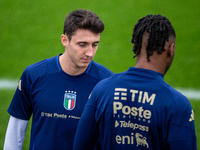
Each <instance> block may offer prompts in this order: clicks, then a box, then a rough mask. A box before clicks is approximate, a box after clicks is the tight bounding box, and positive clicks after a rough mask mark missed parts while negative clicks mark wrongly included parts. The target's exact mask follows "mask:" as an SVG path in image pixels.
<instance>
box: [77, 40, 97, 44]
mask: <svg viewBox="0 0 200 150" xmlns="http://www.w3.org/2000/svg"><path fill="white" fill-rule="evenodd" d="M99 42H100V41H95V42H93V43H99ZM77 43H84V44H88V42H85V41H79V42H77Z"/></svg>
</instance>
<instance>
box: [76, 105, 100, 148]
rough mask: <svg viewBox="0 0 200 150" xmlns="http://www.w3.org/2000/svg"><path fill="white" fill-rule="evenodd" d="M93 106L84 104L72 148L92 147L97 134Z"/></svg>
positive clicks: (94, 108)
mask: <svg viewBox="0 0 200 150" xmlns="http://www.w3.org/2000/svg"><path fill="white" fill-rule="evenodd" d="M95 110H96V107H95V106H91V105H86V107H85V109H84V111H83V114H82V116H81V119H80V121H79V124H78V128H77V131H76V135H75V140H74V150H90V149H93V148H94V145H95V142H96V140H97V138H98V136H99V132H98V127H97V123H96V122H95Z"/></svg>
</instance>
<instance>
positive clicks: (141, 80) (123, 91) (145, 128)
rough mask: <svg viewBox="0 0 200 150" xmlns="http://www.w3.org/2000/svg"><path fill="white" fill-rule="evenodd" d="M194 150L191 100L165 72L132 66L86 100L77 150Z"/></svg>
mask: <svg viewBox="0 0 200 150" xmlns="http://www.w3.org/2000/svg"><path fill="white" fill-rule="evenodd" d="M97 138H100V141H101V147H102V149H103V150H122V149H124V150H125V149H126V150H130V149H134V150H196V149H197V147H196V134H195V126H194V114H193V110H192V107H191V104H190V102H189V100H188V99H187V98H186V97H185V96H183V95H182V94H181V93H179V92H178V91H176V90H175V89H174V88H172V87H171V86H169V85H168V84H167V83H166V82H165V81H164V80H163V74H161V73H158V72H155V71H151V70H146V69H140V68H132V67H130V68H129V70H128V71H126V72H123V73H120V74H116V75H114V76H112V77H110V78H107V79H105V80H102V81H100V82H99V83H98V84H97V85H96V86H95V88H94V89H93V92H92V94H91V97H90V99H89V100H88V102H87V104H86V106H85V109H84V111H83V114H82V116H81V120H80V122H79V125H78V128H77V133H76V136H75V140H74V150H90V149H92V148H93V145H94V143H95V141H96V139H97Z"/></svg>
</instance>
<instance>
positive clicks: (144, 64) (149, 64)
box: [135, 52, 166, 75]
mask: <svg viewBox="0 0 200 150" xmlns="http://www.w3.org/2000/svg"><path fill="white" fill-rule="evenodd" d="M154 53H155V52H154ZM158 55H159V56H158ZM144 56H145V57H144ZM135 67H136V68H143V69H149V70H153V71H156V72H160V73H162V74H163V75H164V74H165V72H166V71H165V68H166V66H165V64H164V63H163V58H162V57H161V55H160V54H153V56H150V61H148V60H147V58H146V55H138V57H137V60H136V65H135Z"/></svg>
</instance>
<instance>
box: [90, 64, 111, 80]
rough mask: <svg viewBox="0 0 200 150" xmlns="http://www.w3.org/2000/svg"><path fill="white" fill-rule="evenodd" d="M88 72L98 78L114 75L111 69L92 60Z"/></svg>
mask: <svg viewBox="0 0 200 150" xmlns="http://www.w3.org/2000/svg"><path fill="white" fill-rule="evenodd" d="M88 74H90V75H91V76H93V77H95V78H98V79H100V80H101V79H104V78H107V77H110V76H112V75H114V73H113V72H112V71H111V70H109V69H108V68H106V67H105V66H103V65H101V64H99V63H97V62H94V61H92V62H91V66H90V68H89V70H88Z"/></svg>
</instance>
